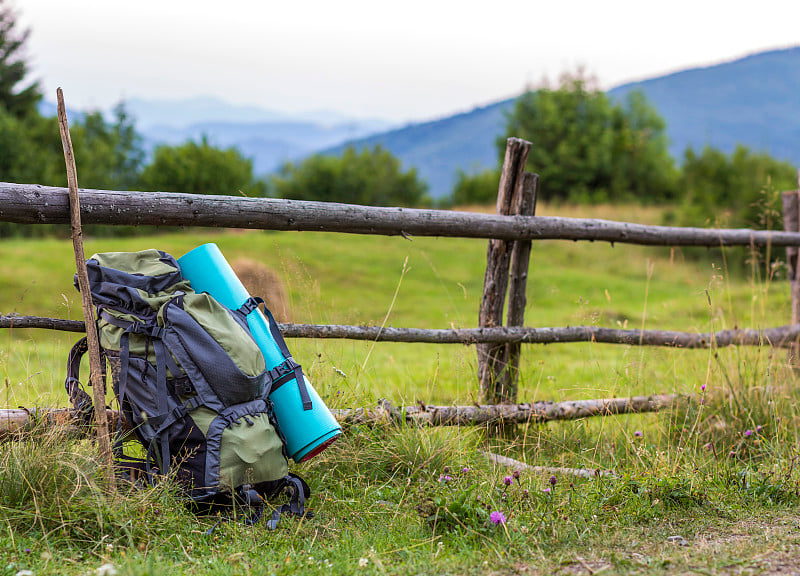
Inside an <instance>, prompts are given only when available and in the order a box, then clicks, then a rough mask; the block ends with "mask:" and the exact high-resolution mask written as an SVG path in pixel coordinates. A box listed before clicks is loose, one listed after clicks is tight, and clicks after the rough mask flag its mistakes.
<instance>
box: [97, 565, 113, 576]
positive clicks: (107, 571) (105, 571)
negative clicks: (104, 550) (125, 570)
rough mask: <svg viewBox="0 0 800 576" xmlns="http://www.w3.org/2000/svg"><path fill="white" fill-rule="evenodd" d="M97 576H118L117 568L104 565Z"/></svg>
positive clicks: (98, 570)
mask: <svg viewBox="0 0 800 576" xmlns="http://www.w3.org/2000/svg"><path fill="white" fill-rule="evenodd" d="M97 576H117V568H116V566H114V565H113V564H111V563H108V564H103V565H102V566H100V568H98V569H97Z"/></svg>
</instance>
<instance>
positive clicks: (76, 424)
mask: <svg viewBox="0 0 800 576" xmlns="http://www.w3.org/2000/svg"><path fill="white" fill-rule="evenodd" d="M680 398H681V396H679V395H677V394H654V395H652V396H634V397H632V398H605V399H599V400H568V401H565V402H534V403H532V404H531V403H526V404H498V405H483V406H479V405H475V406H426V405H424V404H420V405H417V406H405V407H401V408H395V407H393V406H392V405H391V403H390V402H388V401H387V400H382V401H380V402H379V403H378V406H377V407H376V408H350V409H334V410H331V412H333V415H334V416H336V418H337V419H338V420H339V421H340V422H341V423H342V424H366V425H374V424H379V423H385V422H406V423H409V424H416V425H421V426H469V425H474V426H481V425H485V424H492V423H500V422H502V423H506V424H527V423H537V422H549V421H552V420H577V419H579V418H588V417H591V416H608V415H611V414H636V413H642V412H657V411H659V410H662V409H664V408H668V407H670V406H672V405H673V404H674V403H675V402H676V401H678V400H679V399H680ZM106 413H107V415H108V418H109V422H110V423H111V426H112V428H113V429H116V428H117V425H118V420H119V412H117V411H116V410H107V411H106ZM81 422H82V416H81V415H79V414H76V413H75V412H74V411H73V410H69V409H66V408H33V409H28V408H12V409H0V440H3V439H6V438H8V437H10V436H15V435H19V434H22V433H24V432H26V431H29V430H31V429H39V428H38V426H58V427H62V428H65V429H67V430H69V431H75V432H81V431H84V432H85V431H86V430H87V429H88V428H87V427H86V426H85V425H81ZM123 427H125V428H126V429H127V424H126V423H125V421H124V420H123Z"/></svg>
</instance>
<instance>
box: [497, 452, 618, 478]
mask: <svg viewBox="0 0 800 576" xmlns="http://www.w3.org/2000/svg"><path fill="white" fill-rule="evenodd" d="M484 454H485V455H486V457H487V458H488V459H489V460H490V461H492V462H494V463H495V464H499V465H500V466H505V467H507V468H514V469H516V470H527V471H528V472H533V473H534V474H562V475H565V476H577V477H579V478H600V477H602V478H616V477H617V475H616V474H614V473H613V472H612V471H610V470H601V469H600V468H596V469H594V470H593V469H591V468H565V467H563V466H531V465H530V464H525V463H524V462H520V461H519V460H515V459H514V458H509V457H508V456H502V455H500V454H495V453H494V452H484Z"/></svg>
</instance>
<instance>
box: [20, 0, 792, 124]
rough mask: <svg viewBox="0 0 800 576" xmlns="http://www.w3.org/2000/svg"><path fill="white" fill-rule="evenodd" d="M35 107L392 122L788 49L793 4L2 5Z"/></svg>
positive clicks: (613, 0) (228, 0)
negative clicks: (558, 84) (180, 105)
mask: <svg viewBox="0 0 800 576" xmlns="http://www.w3.org/2000/svg"><path fill="white" fill-rule="evenodd" d="M12 4H14V5H15V6H16V8H17V10H18V12H19V13H20V14H19V15H20V20H21V23H22V24H23V25H24V26H27V27H29V28H30V29H31V37H30V39H29V42H28V59H29V61H31V62H32V64H33V71H34V74H35V76H36V77H38V78H39V79H40V80H41V82H42V87H43V88H44V91H45V96H46V98H47V99H48V100H55V89H56V87H57V86H61V87H63V89H64V93H65V97H66V99H67V105H68V106H70V107H73V108H87V107H100V108H106V107H109V106H111V105H113V104H114V103H116V102H118V101H120V100H121V99H125V98H133V97H141V98H148V99H179V98H187V97H195V96H202V95H212V96H217V97H220V98H222V99H225V100H227V101H230V102H233V103H240V104H255V105H259V106H261V107H264V108H269V109H274V110H279V111H287V112H300V111H308V110H320V109H329V110H337V111H340V112H343V113H346V114H349V115H354V116H361V117H379V118H384V119H387V120H393V121H407V120H421V119H429V118H435V117H438V116H443V115H447V114H450V113H453V112H456V111H463V110H467V109H470V108H472V107H474V106H476V105H481V104H487V103H490V102H494V101H497V100H500V99H503V98H507V97H510V96H513V95H516V94H518V93H520V92H521V91H522V90H523V89H524V87H525V86H526V85H528V84H537V83H539V82H540V81H541V79H542V78H543V77H549V78H551V79H554V78H556V77H557V76H558V75H559V73H560V72H562V71H564V70H574V69H575V68H576V67H577V66H579V65H582V66H584V67H585V69H586V70H587V71H588V72H590V73H592V74H594V75H595V76H596V77H597V78H598V79H599V81H600V83H601V86H603V87H606V88H607V87H612V86H615V85H617V84H621V83H624V82H627V81H631V80H638V79H642V78H646V77H650V76H657V75H661V74H663V73H666V72H670V71H675V70H678V69H681V68H685V67H689V66H698V65H707V64H712V63H716V62H719V61H724V60H731V59H734V58H737V57H740V56H743V55H746V54H748V53H752V52H757V51H761V50H765V49H771V48H782V47H788V46H790V45H797V44H800V24H798V22H799V21H800V2H798V0H760V1H758V2H741V1H739V2H736V1H733V2H731V1H725V2H721V1H704V0H670V1H668V2H658V3H656V2H652V1H650V2H648V1H644V0H638V1H635V0H604V1H599V0H595V1H584V0H581V1H569V0H549V1H547V2H541V1H538V0H523V1H504V0H494V1H492V0H484V1H481V2H472V1H469V0H462V1H459V2H452V1H446V2H438V1H436V0H403V1H399V2H398V1H395V2H387V1H379V0H326V1H316V0H305V1H297V0H280V1H279V2H276V1H274V0H261V1H257V0H215V1H206V0H135V1H130V0H128V1H121V0H12Z"/></svg>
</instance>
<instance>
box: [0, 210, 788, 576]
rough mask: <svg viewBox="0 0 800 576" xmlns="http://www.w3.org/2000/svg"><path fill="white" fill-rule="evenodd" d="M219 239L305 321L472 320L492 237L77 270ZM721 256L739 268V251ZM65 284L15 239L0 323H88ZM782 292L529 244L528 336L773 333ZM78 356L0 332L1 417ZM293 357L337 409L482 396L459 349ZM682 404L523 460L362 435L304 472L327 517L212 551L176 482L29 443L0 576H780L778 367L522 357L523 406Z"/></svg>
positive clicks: (578, 248)
mask: <svg viewBox="0 0 800 576" xmlns="http://www.w3.org/2000/svg"><path fill="white" fill-rule="evenodd" d="M540 213H542V214H548V213H549V214H558V215H571V216H574V215H581V216H596V217H605V218H612V219H618V220H628V221H637V222H658V219H659V212H658V210H656V209H648V210H642V209H640V208H625V207H622V208H620V207H614V208H611V207H599V208H594V209H592V211H591V212H589V211H588V210H585V209H584V210H581V209H577V208H569V207H560V208H558V209H557V210H556V209H554V208H549V207H547V206H545V207H544V208H543V210H541V211H540ZM209 241H213V242H216V243H218V244H219V246H220V247H221V249H222V251H223V253H225V255H226V256H227V257H228V259H229V260H231V261H232V260H235V259H238V258H248V259H251V260H257V261H259V262H261V263H263V264H264V265H265V266H267V267H268V268H270V269H271V270H273V271H275V272H276V273H277V274H278V275H279V277H280V278H281V279H282V281H283V283H284V285H285V287H286V290H287V293H288V295H289V300H290V304H291V314H292V320H293V321H295V322H313V323H353V324H371V325H379V324H381V323H382V322H384V321H386V323H387V325H391V326H408V327H426V328H444V327H451V326H453V327H474V326H475V325H476V323H477V311H478V303H479V300H480V294H481V290H482V283H483V270H484V267H485V252H486V242H485V241H482V240H480V241H478V240H462V239H428V238H415V239H413V241H408V240H406V239H403V238H382V237H362V236H347V235H332V234H322V233H302V234H300V233H276V232H270V233H266V232H253V231H191V232H188V231H187V232H181V233H171V234H165V235H161V236H152V237H147V238H127V239H100V238H98V239H93V238H89V239H87V242H86V252H87V255H88V254H91V253H93V252H102V251H116V250H140V249H145V248H151V247H157V248H160V249H163V250H166V251H168V252H170V253H172V254H174V255H176V256H180V255H181V254H183V253H185V252H186V251H188V250H190V249H191V248H193V247H194V246H197V245H199V244H201V243H204V242H209ZM734 250H736V251H739V250H743V249H732V251H731V252H733V251H734ZM731 256H732V257H735V259H737V260H738V259H739V253H738V252H737V254H735V255H734V254H731ZM73 266H74V262H73V260H72V253H71V244H70V243H69V242H68V241H59V240H33V241H22V240H19V241H15V240H4V241H3V242H2V244H0V270H1V271H2V273H1V274H0V312H2V313H6V314H7V313H11V312H17V313H20V314H33V315H48V316H56V317H62V318H67V317H70V318H78V317H80V303H79V299H78V297H77V296H78V295H77V292H76V291H75V289H74V288H73V287H72V273H73V272H72V271H73ZM782 276H783V271H782V269H781V267H780V266H773V267H771V268H765V267H764V266H763V264H762V265H760V266H759V265H756V264H753V265H752V266H751V267H750V268H749V270H747V271H745V272H739V273H736V274H733V273H729V271H728V268H727V266H726V263H725V260H724V258H721V259H718V261H714V260H713V259H711V258H708V257H706V258H696V257H694V258H690V257H688V256H687V255H686V254H684V252H683V251H681V250H670V249H665V248H643V247H633V246H623V245H618V246H615V247H612V246H609V245H607V244H590V243H568V242H539V243H535V244H534V247H533V254H532V261H531V273H530V278H529V286H528V302H529V304H528V309H527V311H526V323H527V324H528V325H530V326H564V325H573V326H574V325H582V324H588V325H599V326H609V327H627V328H642V327H644V328H663V329H678V330H687V331H698V332H706V331H713V330H720V329H725V328H733V327H770V326H777V325H783V324H786V323H788V321H789V317H790V313H789V300H788V286H787V284H786V282H785V281H783V280H781V279H780V278H781V277H782ZM395 294H396V298H395ZM76 337H77V336H76V335H63V334H62V335H59V334H55V333H51V332H44V331H17V330H11V331H8V330H6V331H3V333H2V334H0V376H1V377H2V378H3V384H4V388H3V390H2V391H1V392H2V394H3V396H2V400H0V402H2V403H3V404H4V405H5V406H7V407H15V406H18V405H24V406H32V405H37V406H42V405H61V406H63V405H66V398H65V395H64V392H63V378H64V363H65V359H66V353H67V351H68V349H69V345H70V343H71V342H72V341H73V340H74V339H75V338H76ZM289 346H290V348H291V349H292V351H293V353H294V355H295V357H296V358H297V359H298V361H299V362H301V363H302V364H303V365H304V367H305V368H306V370H307V372H308V373H309V375H310V378H311V380H312V381H313V382H314V384H315V387H316V388H317V389H318V390H319V391H320V392H321V394H322V395H323V397H325V398H326V399H327V401H328V402H329V404H330V405H332V406H337V407H346V406H358V405H371V404H373V403H374V402H375V401H376V400H377V399H378V398H381V397H386V398H390V399H391V400H392V401H393V402H394V403H395V404H408V403H413V402H416V401H418V400H421V401H424V402H427V403H467V402H472V401H476V400H478V399H479V397H480V396H479V393H478V390H477V387H476V384H475V372H476V361H475V351H474V349H473V348H471V347H463V346H459V345H424V344H393V343H379V344H372V343H364V342H349V341H330V340H329V341H324V340H293V341H290V342H289ZM673 391H676V392H681V393H687V394H694V395H696V397H697V398H700V399H701V400H702V403H699V402H697V401H695V402H694V403H690V404H688V405H681V406H680V407H678V408H677V409H676V410H674V411H670V412H668V413H664V414H663V415H641V416H623V417H608V418H601V419H589V420H583V421H578V422H567V423H556V424H550V425H547V426H531V427H529V428H526V429H525V430H521V431H520V435H519V436H518V437H517V438H516V439H515V440H514V441H511V440H497V439H487V437H486V436H485V434H484V431H482V430H466V429H463V430H455V429H453V430H450V429H443V430H416V429H413V428H402V429H393V428H378V429H366V428H365V429H362V428H351V429H349V430H348V431H347V434H346V436H345V439H344V440H342V441H341V442H339V443H338V444H337V445H334V447H333V448H331V449H329V450H328V451H327V452H325V453H324V454H323V455H322V456H320V457H318V458H316V459H314V460H312V461H311V462H310V463H308V464H304V465H302V466H298V467H296V469H297V470H298V472H299V473H301V474H302V475H304V476H305V477H307V478H308V480H309V481H310V483H311V485H312V488H313V489H314V491H315V496H314V497H313V500H312V506H313V507H314V509H315V512H316V513H317V515H316V517H315V518H314V519H313V520H309V521H305V522H291V521H289V522H285V523H284V524H283V525H282V526H281V528H279V530H278V531H277V533H272V534H270V533H267V532H266V531H265V530H263V526H261V527H258V528H257V529H254V528H248V527H245V526H242V525H239V524H237V523H229V524H226V525H224V526H223V527H222V529H220V530H219V531H218V532H217V533H216V534H215V536H213V537H205V536H204V535H203V531H204V529H205V528H207V527H208V526H209V525H210V524H211V523H213V519H212V520H209V519H202V518H200V519H198V518H197V517H195V516H192V515H191V514H188V513H186V512H184V511H183V510H182V508H181V507H180V505H179V504H177V503H176V502H175V500H174V496H172V495H171V493H170V491H169V489H168V486H162V487H159V488H157V489H154V490H152V491H150V492H147V493H146V494H143V493H136V494H134V495H125V494H123V495H119V496H117V497H115V498H110V497H107V496H105V495H103V494H102V491H100V490H99V489H98V487H97V480H96V465H95V463H94V461H93V458H92V449H91V446H90V445H88V444H87V443H85V442H84V443H82V442H77V441H75V442H63V441H61V440H58V439H56V438H51V435H49V434H41V435H40V436H41V438H39V439H38V440H37V441H19V442H12V443H6V444H4V445H3V446H0V559H2V560H3V562H2V563H0V574H3V573H4V572H3V569H4V567H5V573H7V574H16V573H17V571H19V570H22V569H27V570H32V571H34V572H35V573H36V574H62V573H63V574H86V573H90V572H92V571H94V570H95V569H96V568H98V567H99V566H100V565H101V564H104V563H112V564H114V565H115V566H116V569H117V570H119V571H120V572H121V573H127V574H182V573H186V574H188V573H192V574H199V573H202V574H206V573H208V574H269V573H275V574H289V573H315V572H333V573H339V574H349V573H359V574H385V573H388V574H395V573H397V574H433V573H435V574H465V573H475V574H483V573H497V574H515V573H534V574H538V573H542V574H547V573H565V574H579V573H580V574H594V573H597V572H598V571H605V573H609V572H613V573H631V574H640V573H653V574H656V573H665V572H668V573H675V574H682V573H687V572H691V571H693V570H695V569H696V570H698V571H701V572H703V573H725V574H727V573H748V571H757V570H766V572H767V573H770V572H769V571H770V570H773V568H774V567H776V566H777V567H780V566H784V565H788V566H792V565H793V564H792V562H796V561H797V558H798V557H800V555H798V553H797V546H798V543H799V542H798V537H797V535H796V530H795V529H796V527H797V526H798V523H800V519H799V518H798V516H797V515H796V514H795V513H794V512H793V510H795V509H796V506H797V504H798V502H800V496H798V479H800V473H798V470H797V469H796V468H797V467H796V465H795V464H796V458H797V447H798V438H797V431H796V430H797V424H798V422H800V418H799V417H798V411H797V401H798V396H800V395H798V393H797V381H796V377H795V375H794V374H793V372H792V371H791V370H790V369H789V367H788V366H787V365H786V354H785V352H783V351H781V350H778V351H773V350H771V349H768V348H763V349H762V348H750V349H745V348H728V349H720V350H706V351H685V350H684V351H681V350H669V349H658V348H638V347H629V346H614V345H600V344H563V345H549V346H528V347H526V348H524V349H523V358H522V368H521V389H520V400H521V401H532V400H544V399H547V400H561V399H578V398H596V397H602V396H624V395H633V394H646V393H651V392H673ZM748 431H749V433H748ZM485 450H491V451H495V452H502V453H504V454H507V455H510V456H512V457H514V458H517V459H519V460H522V461H524V462H527V463H528V464H535V465H547V466H568V467H576V468H592V469H594V468H603V469H609V470H613V471H614V472H615V473H616V474H617V479H608V478H595V479H591V480H581V479H577V478H573V477H570V476H567V475H561V474H558V475H556V476H553V478H552V479H551V478H550V475H549V474H530V473H527V472H525V471H522V474H521V476H520V477H519V478H513V476H511V473H512V471H513V470H511V469H501V468H497V467H495V466H492V465H490V464H489V463H488V461H487V460H486V458H485V456H483V455H482V451H485ZM507 475H508V476H509V480H510V485H509V484H508V480H505V478H506V476H507ZM447 478H449V480H448V479H447ZM551 482H555V484H551ZM544 489H549V491H545V490H544ZM490 512H503V514H504V515H505V516H506V518H507V521H506V522H505V523H501V524H497V525H495V524H493V523H491V522H490V520H489V513H490ZM670 536H681V537H682V538H683V539H684V540H683V541H681V540H677V539H673V540H671V541H667V538H668V537H670ZM684 543H686V544H690V545H689V546H683V545H681V544H684ZM4 555H5V556H4ZM754 556H755V559H754V558H753V557H754ZM787 562H788V564H787ZM776 573H777V572H776Z"/></svg>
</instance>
